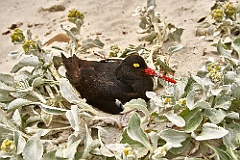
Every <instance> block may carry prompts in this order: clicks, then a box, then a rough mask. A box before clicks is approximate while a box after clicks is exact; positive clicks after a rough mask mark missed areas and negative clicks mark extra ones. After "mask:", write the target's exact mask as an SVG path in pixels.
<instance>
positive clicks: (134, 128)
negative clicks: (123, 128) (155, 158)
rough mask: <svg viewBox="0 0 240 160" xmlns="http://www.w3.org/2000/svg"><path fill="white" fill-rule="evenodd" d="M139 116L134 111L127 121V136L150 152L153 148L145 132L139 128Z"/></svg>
mask: <svg viewBox="0 0 240 160" xmlns="http://www.w3.org/2000/svg"><path fill="white" fill-rule="evenodd" d="M140 124H141V122H140V117H139V115H138V114H137V113H134V114H133V115H132V117H131V119H130V121H129V124H128V127H127V134H128V136H129V137H130V138H131V139H133V140H135V141H137V142H139V143H141V144H142V145H144V146H145V147H146V148H147V149H148V150H150V152H152V150H153V148H152V146H151V144H150V142H149V139H148V136H147V134H146V133H145V132H143V130H142V128H141V125H140Z"/></svg>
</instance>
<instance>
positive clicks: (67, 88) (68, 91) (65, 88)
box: [59, 78, 82, 104]
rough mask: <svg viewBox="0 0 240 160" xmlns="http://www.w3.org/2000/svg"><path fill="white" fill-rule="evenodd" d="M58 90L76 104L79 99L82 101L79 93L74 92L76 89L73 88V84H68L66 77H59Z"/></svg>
mask: <svg viewBox="0 0 240 160" xmlns="http://www.w3.org/2000/svg"><path fill="white" fill-rule="evenodd" d="M59 86H60V92H61V95H62V96H63V98H65V99H66V100H67V101H68V102H70V103H74V104H78V103H79V102H80V101H82V100H81V99H80V98H79V96H80V95H79V94H78V93H77V92H76V90H75V89H74V88H73V86H72V85H71V84H70V82H69V80H68V79H66V78H61V79H60V84H59Z"/></svg>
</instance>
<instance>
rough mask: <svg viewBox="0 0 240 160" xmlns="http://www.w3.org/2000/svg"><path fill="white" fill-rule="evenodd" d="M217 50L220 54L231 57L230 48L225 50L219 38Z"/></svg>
mask: <svg viewBox="0 0 240 160" xmlns="http://www.w3.org/2000/svg"><path fill="white" fill-rule="evenodd" d="M217 51H218V53H219V54H220V55H221V56H226V57H231V53H232V51H231V50H227V49H226V47H225V46H224V44H222V41H221V39H220V40H219V41H218V44H217Z"/></svg>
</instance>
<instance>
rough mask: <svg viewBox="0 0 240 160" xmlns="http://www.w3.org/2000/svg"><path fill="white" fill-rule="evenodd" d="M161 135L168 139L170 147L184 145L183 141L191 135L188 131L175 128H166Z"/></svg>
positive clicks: (167, 143)
mask: <svg viewBox="0 0 240 160" xmlns="http://www.w3.org/2000/svg"><path fill="white" fill-rule="evenodd" d="M159 136H160V137H161V138H162V139H163V140H165V141H166V145H167V146H170V148H178V147H182V144H181V143H182V142H184V141H185V140H186V138H188V137H189V135H188V134H187V133H186V132H183V131H177V130H174V129H165V130H163V131H161V132H160V133H159Z"/></svg>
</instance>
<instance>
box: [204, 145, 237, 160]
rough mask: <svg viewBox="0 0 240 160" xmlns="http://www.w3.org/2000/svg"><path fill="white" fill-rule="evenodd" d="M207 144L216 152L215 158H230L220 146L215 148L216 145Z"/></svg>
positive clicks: (226, 159)
mask: <svg viewBox="0 0 240 160" xmlns="http://www.w3.org/2000/svg"><path fill="white" fill-rule="evenodd" d="M207 146H208V147H209V148H211V149H212V150H213V151H214V152H215V153H216V157H217V158H216V159H219V160H232V158H231V156H230V155H229V153H228V152H226V151H224V150H222V149H220V148H217V147H213V146H211V145H209V144H207Z"/></svg>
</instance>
